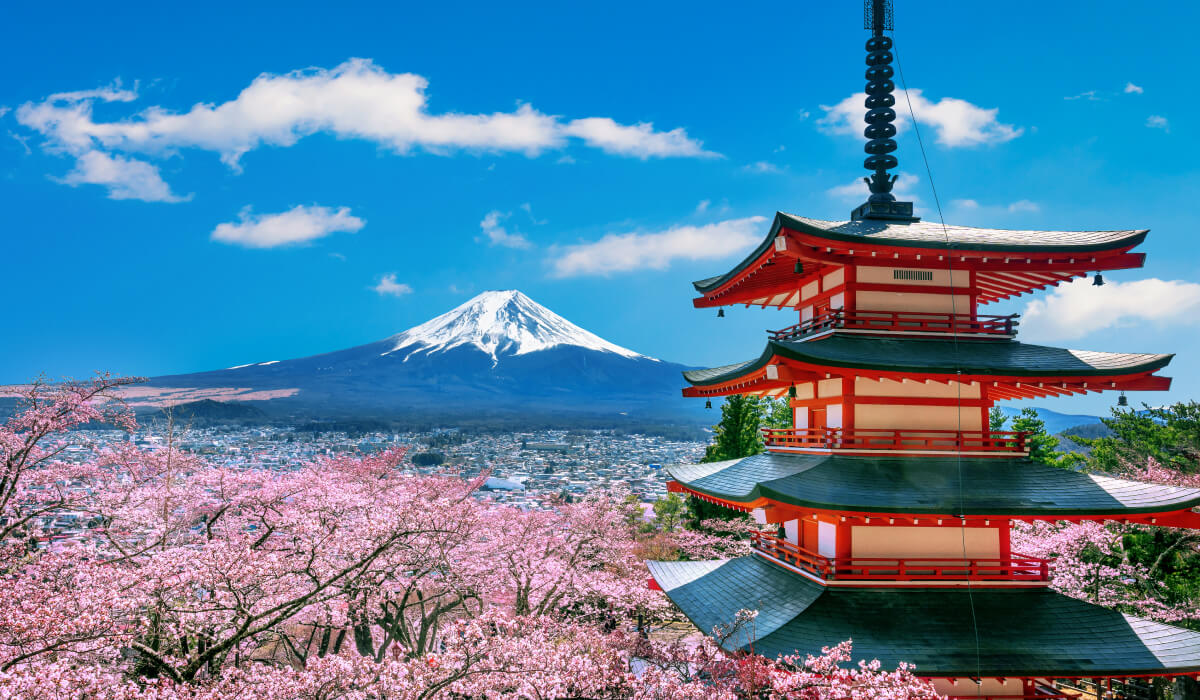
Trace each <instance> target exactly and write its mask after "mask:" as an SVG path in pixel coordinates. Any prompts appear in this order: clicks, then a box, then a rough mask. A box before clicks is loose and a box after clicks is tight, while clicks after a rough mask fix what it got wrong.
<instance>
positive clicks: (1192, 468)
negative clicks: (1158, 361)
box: [1071, 401, 1200, 474]
mask: <svg viewBox="0 0 1200 700" xmlns="http://www.w3.org/2000/svg"><path fill="white" fill-rule="evenodd" d="M1143 407H1144V410H1142V411H1135V410H1133V409H1127V410H1121V409H1119V408H1114V409H1112V418H1101V419H1100V421H1101V422H1102V423H1104V425H1105V427H1107V428H1108V429H1109V430H1110V431H1111V432H1112V435H1109V436H1106V437H1100V438H1084V437H1076V436H1074V435H1072V436H1071V439H1072V440H1074V441H1076V442H1078V443H1080V444H1082V445H1086V446H1088V447H1090V448H1091V454H1090V455H1089V460H1088V461H1089V463H1090V465H1091V466H1093V467H1095V468H1096V469H1099V470H1101V471H1106V472H1120V471H1124V470H1125V469H1127V468H1129V467H1130V466H1131V465H1132V466H1134V467H1138V468H1140V467H1142V466H1144V465H1145V464H1146V460H1148V459H1151V458H1153V459H1154V460H1156V461H1157V462H1159V463H1160V464H1162V465H1163V466H1164V467H1167V468H1169V469H1174V470H1176V471H1179V472H1182V473H1184V474H1195V473H1197V472H1200V403H1197V402H1195V401H1188V402H1187V403H1176V404H1174V405H1171V406H1166V407H1163V408H1150V407H1149V406H1145V404H1143Z"/></svg>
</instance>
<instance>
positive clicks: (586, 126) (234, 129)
mask: <svg viewBox="0 0 1200 700" xmlns="http://www.w3.org/2000/svg"><path fill="white" fill-rule="evenodd" d="M427 88H428V81H427V80H426V79H425V78H424V77H422V76H420V75H415V74H413V73H389V72H387V71H385V70H384V69H383V68H381V67H379V66H378V65H376V64H375V63H373V62H372V61H370V60H367V59H351V60H349V61H346V62H345V63H342V64H341V65H339V66H337V67H335V68H332V69H309V70H303V71H294V72H291V73H285V74H283V75H272V74H265V73H264V74H262V75H260V76H258V77H257V78H255V79H254V80H253V81H252V82H251V83H250V85H248V86H247V87H246V88H245V89H243V90H242V91H241V93H240V94H238V96H237V97H236V98H234V99H232V100H229V101H227V102H222V103H211V102H203V103H200V104H197V105H195V106H194V107H192V108H191V109H190V110H189V111H187V112H174V111H171V110H168V109H166V108H164V107H159V106H150V107H147V108H145V109H143V110H142V111H140V112H138V113H136V114H133V115H131V116H128V117H125V118H120V119H115V120H111V121H106V120H97V119H96V117H95V114H94V110H93V107H94V105H95V103H96V102H131V101H133V100H135V99H136V98H137V94H136V92H134V91H131V90H123V89H120V88H119V87H107V88H100V89H96V90H81V91H75V92H63V93H56V94H53V95H50V96H48V97H46V98H45V99H43V100H41V101H39V102H27V103H25V104H22V105H21V106H20V107H18V108H17V111H16V117H17V121H18V122H19V123H20V124H21V125H22V126H24V127H26V128H28V129H31V130H33V131H35V132H37V133H38V134H40V135H41V136H42V137H43V139H44V140H43V144H42V145H43V147H44V148H45V149H46V150H47V151H49V152H53V153H60V154H65V155H70V156H74V157H80V156H81V155H83V154H86V153H89V152H93V151H104V152H106V153H109V154H111V153H113V152H118V151H119V152H125V153H141V154H146V155H151V156H156V157H158V156H165V155H168V154H172V153H176V152H179V151H181V150H185V149H198V150H203V151H211V152H214V153H217V154H219V156H220V158H221V160H222V161H223V162H224V163H226V164H227V165H229V166H230V167H231V168H233V169H234V170H237V169H238V168H240V160H241V158H242V156H243V155H244V154H246V153H248V152H250V151H252V150H254V149H256V148H260V147H262V146H276V147H287V146H292V145H294V144H295V143H297V142H298V141H299V140H301V139H303V138H304V137H306V136H309V135H312V134H315V133H328V134H332V135H334V136H336V137H338V138H341V139H361V140H364V141H369V142H372V143H375V144H378V145H380V146H381V147H383V148H386V149H389V150H391V151H393V152H395V153H398V154H407V153H410V152H412V151H413V150H416V149H421V150H424V151H426V152H429V153H434V154H439V155H448V154H451V153H454V152H457V151H462V150H470V151H486V152H501V153H522V154H525V155H527V156H530V157H533V156H536V155H538V154H540V153H542V152H543V151H546V150H556V149H562V148H564V147H565V146H566V145H568V144H569V143H570V142H571V141H572V140H576V141H579V142H582V143H583V144H586V145H587V146H590V147H593V148H597V149H600V150H601V151H604V152H605V153H610V154H615V155H620V156H625V157H632V158H640V159H643V160H645V159H648V158H672V157H684V158H709V157H716V156H717V154H715V153H713V152H711V151H708V150H705V149H704V147H703V144H702V143H701V142H700V141H698V140H696V139H693V138H691V137H690V136H689V135H688V134H687V132H686V131H685V130H684V129H682V128H675V129H671V130H669V131H660V130H656V129H655V127H654V125H653V124H651V123H648V122H643V123H638V124H633V125H626V124H620V123H617V122H616V121H614V120H612V119H610V118H608V117H585V118H582V119H573V120H567V121H564V120H563V119H562V118H560V117H558V116H554V115H550V114H545V113H543V112H540V111H538V110H537V109H535V108H533V107H532V106H531V105H528V104H522V105H520V106H518V107H517V108H516V109H515V110H513V111H511V112H493V113H479V114H469V113H458V112H442V113H433V112H431V111H430V110H429V109H428V97H427V95H426V89H427ZM98 184H104V183H98ZM160 201H164V200H160Z"/></svg>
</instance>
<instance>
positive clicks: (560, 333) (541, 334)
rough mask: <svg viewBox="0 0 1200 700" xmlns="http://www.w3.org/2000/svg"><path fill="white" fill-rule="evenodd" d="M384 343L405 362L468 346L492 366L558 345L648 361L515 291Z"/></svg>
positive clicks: (484, 297)
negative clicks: (506, 357) (418, 355)
mask: <svg viewBox="0 0 1200 700" xmlns="http://www.w3.org/2000/svg"><path fill="white" fill-rule="evenodd" d="M386 342H391V343H395V346H394V347H393V348H392V349H391V350H388V351H387V352H386V353H384V354H387V355H390V354H392V353H401V354H402V355H403V357H404V358H405V359H407V358H408V357H411V356H412V355H413V354H416V353H424V354H434V353H438V352H446V351H447V350H452V349H454V348H457V347H462V346H467V345H469V346H473V347H476V348H478V349H479V350H481V351H483V352H485V353H487V354H488V355H490V356H491V358H492V361H493V363H497V362H499V359H498V358H499V357H500V356H502V355H525V354H528V353H531V352H538V351H539V350H547V349H549V348H552V347H556V346H559V345H574V346H577V347H581V348H585V349H588V350H596V351H599V352H611V353H614V354H617V355H621V356H622V357H629V358H642V359H653V358H647V357H646V356H645V355H640V354H638V353H636V352H634V351H632V350H629V349H627V348H623V347H621V346H619V345H614V344H613V343H610V342H608V341H607V340H605V339H603V338H601V337H600V336H598V335H596V334H594V333H591V332H588V331H585V330H584V329H582V328H580V327H579V326H576V325H575V324H574V323H571V322H570V321H568V320H567V319H565V318H563V317H562V316H559V315H558V314H556V313H554V312H553V311H551V310H550V309H547V308H546V307H544V306H542V305H541V304H539V303H537V302H536V301H534V300H533V299H530V298H529V297H527V296H525V295H524V294H522V293H521V292H519V291H517V290H515V289H510V290H507V291H501V292H484V293H483V294H480V295H479V296H477V297H475V298H474V299H471V300H470V301H468V302H467V303H465V304H463V305H462V306H459V307H458V308H456V309H453V310H452V311H449V312H447V313H444V314H442V315H441V316H438V317H436V318H433V319H430V320H429V321H426V322H425V323H422V324H421V325H419V326H416V327H413V328H410V329H408V330H406V331H404V332H403V333H398V334H396V335H394V336H392V337H391V338H388V339H387V341H386ZM406 350H407V352H405V351H406Z"/></svg>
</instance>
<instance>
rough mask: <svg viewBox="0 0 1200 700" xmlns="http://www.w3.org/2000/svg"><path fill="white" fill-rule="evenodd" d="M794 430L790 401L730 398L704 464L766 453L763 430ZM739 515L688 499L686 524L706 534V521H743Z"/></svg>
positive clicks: (738, 512)
mask: <svg viewBox="0 0 1200 700" xmlns="http://www.w3.org/2000/svg"><path fill="white" fill-rule="evenodd" d="M790 427H792V409H791V407H790V406H788V401H787V399H786V398H785V399H771V398H766V397H761V396H741V395H737V396H730V397H729V398H728V399H726V400H725V403H723V404H722V405H721V422H720V423H717V424H716V425H714V426H713V442H712V444H711V445H709V446H708V448H707V449H705V451H704V458H703V459H701V460H700V461H701V462H720V461H722V460H726V459H740V458H742V457H749V456H750V455H756V454H758V453H760V452H762V451H763V440H762V428H790ZM746 518H747V516H746V514H745V513H742V512H740V511H736V510H731V509H729V508H724V507H722V506H719V505H717V504H715V503H709V502H708V501H703V500H700V499H698V498H689V499H687V522H688V526H689V527H690V528H691V529H693V530H706V531H707V528H704V527H703V526H702V525H701V523H702V522H704V521H705V520H743V519H746Z"/></svg>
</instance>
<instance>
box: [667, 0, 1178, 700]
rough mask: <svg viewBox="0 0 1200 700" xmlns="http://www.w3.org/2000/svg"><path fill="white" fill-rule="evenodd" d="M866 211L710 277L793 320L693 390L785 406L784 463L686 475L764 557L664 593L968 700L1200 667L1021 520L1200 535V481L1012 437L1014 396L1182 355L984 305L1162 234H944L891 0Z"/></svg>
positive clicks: (874, 81)
mask: <svg viewBox="0 0 1200 700" xmlns="http://www.w3.org/2000/svg"><path fill="white" fill-rule="evenodd" d="M865 15H866V22H865V24H866V27H865V28H867V29H870V30H871V36H870V38H869V39H868V40H867V43H866V50H867V55H866V64H867V70H866V79H867V85H866V90H865V91H866V94H867V97H866V102H865V105H864V106H865V108H866V112H865V117H864V119H865V121H866V123H867V127H866V129H865V132H864V134H865V136H866V137H867V139H868V140H867V143H866V146H865V151H866V153H867V154H868V155H867V157H866V159H865V161H864V166H865V167H866V169H867V170H868V171H870V173H871V174H870V176H869V177H867V178H864V179H865V180H866V182H867V185H868V188H869V190H870V196H869V198H868V199H867V201H866V202H864V203H863V204H862V205H860V206H858V207H856V208H855V209H854V210H853V211H852V212H851V214H850V217H849V220H847V221H825V220H820V219H813V218H808V217H803V216H797V215H793V214H785V213H782V212H780V213H777V214H776V215H775V219H774V222H773V223H772V225H771V227H770V230H769V231H768V232H767V235H766V237H765V238H764V239H763V241H762V243H761V244H759V246H758V247H757V248H755V249H754V250H753V251H751V252H750V253H749V255H747V256H746V258H745V259H744V260H743V261H742V262H741V263H739V264H738V265H736V266H735V267H734V268H733V269H731V270H729V271H727V272H725V273H723V274H721V275H717V276H715V277H711V278H708V279H704V280H700V281H698V282H695V283H694V286H695V290H696V292H698V294H699V296H698V297H696V298H695V299H694V300H693V305H694V306H696V307H698V308H704V307H713V306H716V307H723V306H727V305H733V304H743V305H745V306H751V305H757V306H760V307H768V306H772V307H777V308H784V307H786V308H790V309H795V310H796V312H797V314H798V319H797V323H796V324H794V325H792V326H789V327H787V328H782V329H779V330H776V331H771V332H769V333H768V336H767V339H766V345H765V347H764V349H763V351H762V353H761V354H760V355H759V356H758V357H756V358H753V359H750V360H747V361H744V362H738V363H734V364H730V365H726V366H722V367H714V368H711V369H701V370H695V371H689V372H685V373H684V377H685V379H686V380H687V382H688V384H689V386H688V388H686V389H684V391H683V393H684V395H685V396H691V397H698V398H705V399H708V400H711V399H712V398H715V397H722V396H730V395H734V394H755V395H761V396H772V397H787V399H788V401H789V404H790V406H791V407H792V409H793V418H794V420H793V425H792V427H790V428H786V429H779V430H766V431H764V433H765V435H764V439H765V443H766V452H765V453H764V454H760V455H755V456H752V457H747V458H744V459H737V460H730V461H726V462H717V463H711V464H695V465H680V466H672V467H670V468H669V469H668V471H669V474H670V477H671V480H670V481H669V482H668V490H670V491H672V492H679V493H685V494H689V495H690V496H691V497H693V498H699V499H703V500H706V501H710V502H712V503H716V504H720V505H722V506H724V507H726V508H731V509H735V510H739V511H744V512H748V513H751V514H753V516H754V518H755V519H756V520H757V521H758V522H759V523H760V524H770V525H773V526H776V527H777V535H767V534H760V535H757V536H756V537H755V538H754V540H753V553H752V554H751V555H750V556H746V557H741V558H736V559H730V560H720V561H681V562H657V561H651V562H648V565H649V568H650V571H651V574H652V576H653V580H652V586H654V587H657V588H660V589H661V590H663V591H665V593H666V595H667V596H668V597H669V598H670V599H671V600H672V601H673V602H674V603H675V604H676V605H677V606H678V607H679V608H680V609H681V610H682V611H683V613H684V614H685V615H686V616H687V617H688V618H689V619H690V620H691V621H692V622H693V623H695V625H696V626H697V627H699V628H700V629H701V630H704V631H708V630H711V629H713V627H714V626H716V625H720V624H726V623H728V622H730V621H731V620H732V619H733V617H734V615H735V613H736V612H737V611H738V610H740V609H753V610H758V612H759V614H758V617H757V618H756V620H755V625H754V627H755V638H754V639H751V638H749V637H748V636H746V635H745V633H743V634H742V636H740V637H739V636H735V637H733V638H731V639H729V640H728V641H727V642H726V643H727V645H729V646H730V647H735V648H750V647H751V646H752V648H753V650H754V651H755V652H756V653H759V654H763V655H765V656H770V657H774V656H776V655H779V654H793V653H796V652H799V653H801V654H804V653H812V654H818V653H819V652H820V649H821V647H822V646H826V645H829V644H832V643H836V642H839V641H842V640H845V639H853V642H854V650H855V653H856V655H858V656H860V657H862V658H867V659H871V658H877V659H879V660H880V661H881V662H883V664H884V665H885V666H891V667H895V666H896V665H897V664H899V663H900V662H909V663H911V664H914V665H915V666H916V672H917V673H918V674H920V675H923V676H926V677H929V678H932V679H933V680H934V682H935V685H936V686H937V688H938V690H939V691H940V692H943V693H945V694H947V695H949V696H952V697H954V696H961V697H991V698H1033V697H1039V698H1044V697H1071V696H1070V695H1063V694H1059V691H1058V690H1055V679H1077V678H1089V679H1102V680H1101V681H1100V682H1101V683H1104V682H1107V683H1108V684H1109V685H1111V683H1112V681H1113V680H1114V679H1128V678H1131V677H1148V676H1180V675H1197V674H1200V634H1197V633H1195V632H1191V631H1189V630H1185V629H1181V628H1176V627H1172V626H1169V625H1165V624H1159V623H1157V622H1153V621H1149V620H1144V619H1140V618H1137V617H1133V616H1130V615H1124V614H1121V613H1118V612H1116V611H1113V610H1109V609H1106V608H1102V607H1099V606H1096V605H1091V604H1089V603H1086V602H1083V601H1079V600H1076V599H1073V598H1069V597H1067V596H1064V595H1062V594H1059V593H1057V592H1055V591H1053V590H1051V589H1050V588H1049V583H1050V577H1051V567H1052V566H1053V564H1052V562H1049V561H1046V560H1042V559H1038V558H1036V557H1032V556H1026V555H1024V554H1022V553H1020V552H1014V551H1013V550H1012V546H1011V540H1010V531H1011V527H1012V524H1013V522H1015V521H1036V520H1049V521H1057V520H1096V521H1104V520H1119V521H1123V522H1130V523H1145V524H1153V525H1159V526H1167V527H1186V528H1200V513H1197V512H1196V511H1195V508H1196V507H1197V506H1200V490H1198V489H1191V488H1180V487H1173V486H1160V485H1154V484H1145V483H1137V482H1132V481H1126V480H1121V479H1115V478H1108V477H1104V476H1097V475H1090V474H1084V473H1080V472H1072V471H1068V470H1063V469H1055V468H1052V467H1047V466H1044V465H1041V464H1039V463H1036V462H1033V461H1031V460H1030V459H1029V449H1028V445H1027V444H1026V440H1025V438H1026V436H1025V435H1024V434H1022V433H1019V432H1011V431H1000V430H994V429H993V428H992V426H991V425H990V424H989V409H991V408H992V407H993V406H994V405H996V403H997V402H998V401H1003V400H1007V399H1027V398H1036V397H1056V396H1069V395H1079V394H1085V393H1088V392H1101V391H1162V390H1166V389H1168V388H1169V387H1170V383H1171V380H1170V378H1168V377H1164V376H1161V375H1159V374H1158V372H1159V371H1160V370H1162V369H1163V368H1164V367H1166V365H1167V364H1168V363H1169V362H1170V361H1171V358H1172V355H1165V354H1131V353H1111V352H1099V351H1084V350H1067V349H1062V348H1055V347H1047V346H1042V345H1033V344H1028V343H1023V342H1020V341H1019V340H1017V335H1018V326H1019V320H1018V319H1017V318H1016V317H1015V316H1000V315H994V314H986V313H982V312H981V309H982V308H983V307H985V305H986V304H988V303H992V302H996V301H999V300H1002V299H1008V298H1011V297H1014V296H1017V295H1020V294H1026V293H1031V292H1034V291H1036V290H1040V289H1045V288H1047V287H1050V286H1054V285H1058V284H1060V283H1062V282H1066V281H1070V280H1072V279H1074V278H1079V277H1086V276H1088V275H1089V274H1091V273H1096V275H1097V282H1100V281H1101V280H1100V277H1099V274H1100V273H1101V272H1103V271H1106V270H1118V269H1132V268H1139V267H1141V266H1142V265H1143V263H1144V261H1145V255H1144V254H1142V253H1135V252H1132V250H1133V249H1134V248H1136V247H1137V246H1138V245H1139V244H1140V243H1142V241H1143V240H1144V239H1145V237H1146V234H1147V231H1146V230H1143V229H1136V230H1119V231H1012V230H999V229H982V228H970V227H964V226H943V225H941V224H939V223H931V222H927V221H921V220H920V219H919V218H917V217H915V216H914V215H913V205H912V203H911V202H901V201H897V199H896V197H895V196H894V194H893V193H892V186H893V184H894V182H895V179H896V178H895V176H894V175H891V174H890V173H889V171H890V170H892V169H895V168H896V167H897V166H898V160H897V158H896V156H895V155H894V153H895V151H896V141H895V140H894V139H893V137H894V136H895V134H896V128H895V125H894V123H893V122H894V121H895V119H896V113H895V110H894V109H893V107H894V105H895V97H894V94H893V93H894V89H895V84H894V83H893V81H892V77H893V71H892V65H891V64H892V58H893V57H892V51H891V49H892V47H893V44H892V39H891V38H890V37H889V36H887V35H886V34H885V31H886V30H890V29H891V28H892V24H891V22H892V8H891V3H890V0H867V1H866V3H865Z"/></svg>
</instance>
